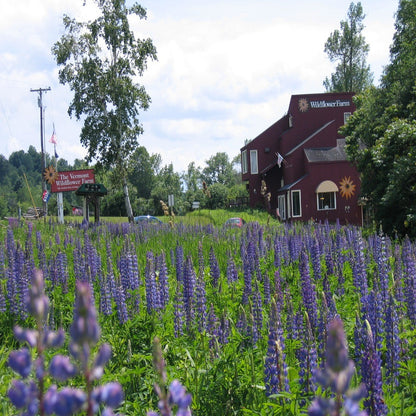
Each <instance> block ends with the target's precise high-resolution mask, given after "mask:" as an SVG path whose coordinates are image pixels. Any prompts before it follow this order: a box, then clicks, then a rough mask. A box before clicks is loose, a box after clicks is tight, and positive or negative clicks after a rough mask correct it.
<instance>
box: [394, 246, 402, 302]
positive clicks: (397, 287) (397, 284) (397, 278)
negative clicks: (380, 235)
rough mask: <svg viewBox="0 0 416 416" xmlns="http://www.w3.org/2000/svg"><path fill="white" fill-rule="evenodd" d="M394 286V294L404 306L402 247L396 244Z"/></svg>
mask: <svg viewBox="0 0 416 416" xmlns="http://www.w3.org/2000/svg"><path fill="white" fill-rule="evenodd" d="M393 275H394V279H393V281H394V286H393V292H394V297H395V299H396V300H397V301H398V302H400V305H402V304H404V301H405V296H404V292H403V269H402V259H401V250H400V245H399V244H396V245H395V248H394V271H393Z"/></svg>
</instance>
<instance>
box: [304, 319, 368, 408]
mask: <svg viewBox="0 0 416 416" xmlns="http://www.w3.org/2000/svg"><path fill="white" fill-rule="evenodd" d="M325 358H326V361H325V368H324V370H323V371H322V373H320V374H319V375H318V381H319V383H320V384H321V385H322V387H324V388H327V389H329V390H330V391H331V393H332V394H333V396H334V397H331V398H329V399H326V398H324V397H317V398H315V399H314V401H313V402H312V404H311V406H310V407H309V409H308V415H309V416H367V413H366V412H365V411H364V410H360V407H359V404H358V403H359V400H360V399H362V398H363V397H364V396H365V387H364V386H360V387H359V388H358V389H356V390H353V391H350V390H349V388H350V382H351V378H352V376H353V374H354V371H355V368H354V363H353V361H352V360H350V359H349V357H348V349H347V343H346V338H345V333H344V326H343V323H342V321H341V319H340V318H338V317H336V318H334V319H333V320H332V321H331V322H330V323H329V326H328V339H327V343H326V356H325Z"/></svg>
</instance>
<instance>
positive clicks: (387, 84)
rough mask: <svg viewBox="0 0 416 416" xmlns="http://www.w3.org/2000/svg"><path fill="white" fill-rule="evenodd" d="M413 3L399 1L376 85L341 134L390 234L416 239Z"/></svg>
mask: <svg viewBox="0 0 416 416" xmlns="http://www.w3.org/2000/svg"><path fill="white" fill-rule="evenodd" d="M415 21H416V2H415V1H414V0H401V1H400V3H399V8H398V11H397V14H396V25H395V27H396V31H395V34H394V38H393V44H392V46H391V48H390V63H389V64H388V65H387V66H386V67H385V70H384V73H383V76H382V79H381V85H380V87H379V88H375V87H373V88H370V89H369V90H367V91H365V92H364V93H363V94H361V95H359V96H358V97H356V106H357V110H356V111H355V113H354V114H353V115H352V117H350V119H349V120H348V123H347V125H346V126H344V127H343V128H342V129H341V133H342V134H344V135H345V136H346V142H347V145H346V151H347V153H348V155H349V157H350V159H351V160H352V161H353V162H354V163H355V164H356V166H357V168H358V170H359V171H360V173H361V178H362V183H361V193H362V196H363V197H364V198H365V200H366V201H367V205H368V206H369V207H370V208H372V210H373V211H374V218H375V220H376V221H377V223H380V224H381V225H382V227H383V230H384V231H385V232H387V233H389V234H394V233H398V234H399V235H406V234H407V235H410V236H412V237H416V205H415V201H416V41H415V39H416V25H415V23H414V22H415Z"/></svg>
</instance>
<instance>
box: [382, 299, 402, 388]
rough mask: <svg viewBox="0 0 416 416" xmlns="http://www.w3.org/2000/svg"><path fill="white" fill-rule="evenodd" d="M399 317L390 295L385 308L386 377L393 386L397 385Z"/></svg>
mask: <svg viewBox="0 0 416 416" xmlns="http://www.w3.org/2000/svg"><path fill="white" fill-rule="evenodd" d="M398 321H399V318H398V313H397V309H396V305H395V302H394V298H393V296H392V295H390V297H389V303H388V306H387V310H386V323H385V325H386V379H387V380H388V382H389V383H390V384H392V385H394V386H398V385H399V366H400V365H399V360H400V337H399V324H398Z"/></svg>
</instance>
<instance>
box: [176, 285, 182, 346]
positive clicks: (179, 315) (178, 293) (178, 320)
mask: <svg viewBox="0 0 416 416" xmlns="http://www.w3.org/2000/svg"><path fill="white" fill-rule="evenodd" d="M177 284H178V288H177V290H176V293H175V299H174V308H175V310H174V329H175V338H178V337H179V336H180V335H183V296H182V290H183V289H182V285H181V283H180V282H178V283H177Z"/></svg>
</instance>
